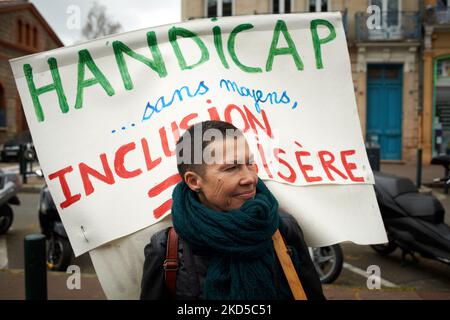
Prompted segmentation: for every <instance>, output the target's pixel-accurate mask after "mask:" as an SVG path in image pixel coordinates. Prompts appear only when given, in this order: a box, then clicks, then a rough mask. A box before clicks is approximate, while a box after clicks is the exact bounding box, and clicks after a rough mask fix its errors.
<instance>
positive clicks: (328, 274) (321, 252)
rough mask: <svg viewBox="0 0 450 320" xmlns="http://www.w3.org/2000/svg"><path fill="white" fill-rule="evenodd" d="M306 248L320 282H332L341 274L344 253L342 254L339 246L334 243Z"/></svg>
mask: <svg viewBox="0 0 450 320" xmlns="http://www.w3.org/2000/svg"><path fill="white" fill-rule="evenodd" d="M308 249H309V254H310V256H311V260H312V262H313V263H314V267H315V268H316V271H317V274H318V275H319V278H320V282H322V283H332V282H334V281H335V280H336V279H337V278H338V277H339V275H340V274H341V271H342V267H343V265H344V255H343V254H342V249H341V246H340V245H339V244H334V245H331V246H325V247H318V248H312V247H309V248H308Z"/></svg>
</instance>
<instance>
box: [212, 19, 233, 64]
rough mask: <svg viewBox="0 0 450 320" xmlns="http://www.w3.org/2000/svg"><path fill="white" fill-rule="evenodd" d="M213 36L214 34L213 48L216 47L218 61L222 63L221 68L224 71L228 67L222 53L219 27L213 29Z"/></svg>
mask: <svg viewBox="0 0 450 320" xmlns="http://www.w3.org/2000/svg"><path fill="white" fill-rule="evenodd" d="M213 34H214V46H215V47H216V51H217V54H218V55H219V58H220V61H221V62H222V64H223V66H224V67H225V68H226V69H229V68H230V66H229V65H228V62H227V60H226V59H225V55H224V53H223V45H222V32H221V30H220V27H218V26H215V27H214V28H213Z"/></svg>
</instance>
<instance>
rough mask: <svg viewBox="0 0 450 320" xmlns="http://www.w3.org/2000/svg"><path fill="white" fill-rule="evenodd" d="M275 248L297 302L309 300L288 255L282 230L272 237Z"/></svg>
mask: <svg viewBox="0 0 450 320" xmlns="http://www.w3.org/2000/svg"><path fill="white" fill-rule="evenodd" d="M272 240H273V246H274V248H275V252H276V253H277V256H278V260H279V261H280V264H281V267H282V268H283V271H284V274H285V276H286V280H287V281H288V283H289V287H290V288H291V292H292V295H293V296H294V299H295V300H308V299H307V298H306V294H305V291H304V290H303V287H302V283H301V282H300V279H299V278H298V274H297V271H296V270H295V267H294V264H293V263H292V260H291V257H290V256H289V255H288V250H287V248H286V244H285V243H284V239H283V237H282V236H281V233H280V230H278V229H277V231H275V233H274V235H273V236H272Z"/></svg>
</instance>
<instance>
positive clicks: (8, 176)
mask: <svg viewBox="0 0 450 320" xmlns="http://www.w3.org/2000/svg"><path fill="white" fill-rule="evenodd" d="M19 185H20V179H19V177H18V176H17V174H15V173H14V174H13V173H5V172H3V170H0V234H4V233H6V232H7V231H8V230H9V228H10V227H11V225H12V223H13V220H14V214H13V210H12V208H11V206H10V205H11V204H12V205H19V204H20V200H19V198H18V197H17V192H18V191H19Z"/></svg>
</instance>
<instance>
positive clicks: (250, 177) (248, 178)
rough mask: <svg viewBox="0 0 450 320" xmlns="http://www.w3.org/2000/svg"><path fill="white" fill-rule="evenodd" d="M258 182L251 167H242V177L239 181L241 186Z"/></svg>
mask: <svg viewBox="0 0 450 320" xmlns="http://www.w3.org/2000/svg"><path fill="white" fill-rule="evenodd" d="M257 182H258V176H257V175H256V172H255V170H254V168H253V167H251V168H249V167H248V166H244V170H243V173H242V177H241V180H240V184H241V185H247V184H254V185H256V183H257Z"/></svg>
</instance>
